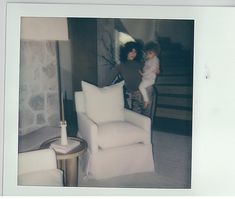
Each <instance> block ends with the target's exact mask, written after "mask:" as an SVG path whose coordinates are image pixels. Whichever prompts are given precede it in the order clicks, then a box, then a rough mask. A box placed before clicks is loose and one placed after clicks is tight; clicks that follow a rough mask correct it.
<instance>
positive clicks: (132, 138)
mask: <svg viewBox="0 0 235 199" xmlns="http://www.w3.org/2000/svg"><path fill="white" fill-rule="evenodd" d="M148 139H149V135H148V132H146V131H145V130H144V129H142V128H140V127H138V126H135V125H133V124H131V123H129V122H118V121H117V122H109V123H104V124H100V125H99V126H98V146H99V147H100V148H102V149H107V148H112V147H119V146H126V145H131V144H136V143H140V142H142V143H146V142H147V143H148V142H149V141H148Z"/></svg>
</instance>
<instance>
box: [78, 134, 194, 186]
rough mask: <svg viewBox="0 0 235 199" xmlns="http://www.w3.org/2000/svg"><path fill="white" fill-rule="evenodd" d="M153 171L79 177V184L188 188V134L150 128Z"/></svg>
mask: <svg viewBox="0 0 235 199" xmlns="http://www.w3.org/2000/svg"><path fill="white" fill-rule="evenodd" d="M152 140H153V153H154V162H155V170H156V171H155V173H152V172H151V173H140V174H132V175H126V176H120V177H115V178H109V179H104V180H94V179H81V180H80V182H79V186H80V187H119V188H190V186H191V151H192V150H191V148H192V147H191V146H192V137H191V136H187V135H179V134H173V133H166V132H159V131H153V134H152Z"/></svg>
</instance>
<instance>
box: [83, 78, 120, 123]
mask: <svg viewBox="0 0 235 199" xmlns="http://www.w3.org/2000/svg"><path fill="white" fill-rule="evenodd" d="M123 85H124V81H122V82H120V83H118V84H115V85H111V86H107V87H103V88H98V87H96V86H94V85H92V84H89V83H87V82H84V81H82V90H83V92H84V100H85V111H86V114H87V115H88V117H90V118H91V119H92V120H93V121H94V122H95V123H98V124H100V123H105V122H110V121H123V120H124V99H123Z"/></svg>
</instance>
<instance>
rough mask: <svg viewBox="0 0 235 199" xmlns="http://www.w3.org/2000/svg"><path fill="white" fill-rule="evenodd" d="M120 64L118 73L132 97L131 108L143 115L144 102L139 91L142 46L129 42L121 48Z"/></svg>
mask: <svg viewBox="0 0 235 199" xmlns="http://www.w3.org/2000/svg"><path fill="white" fill-rule="evenodd" d="M120 62H121V63H120V64H119V65H118V66H117V68H118V72H119V74H120V75H121V77H122V78H123V79H124V80H125V87H126V89H127V92H128V93H129V97H130V102H131V105H130V106H127V104H126V106H127V107H128V108H131V109H132V110H133V111H135V112H138V113H142V110H143V100H142V96H141V93H140V91H139V89H138V87H139V84H140V82H141V75H140V73H139V70H140V69H142V68H143V51H142V45H141V44H139V43H137V42H127V43H126V44H125V45H124V46H123V47H121V48H120Z"/></svg>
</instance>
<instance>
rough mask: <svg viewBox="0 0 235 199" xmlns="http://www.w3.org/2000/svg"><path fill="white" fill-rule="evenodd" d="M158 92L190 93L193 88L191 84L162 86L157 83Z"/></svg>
mask: <svg viewBox="0 0 235 199" xmlns="http://www.w3.org/2000/svg"><path fill="white" fill-rule="evenodd" d="M157 90H158V93H159V94H187V95H192V93H193V88H192V87H191V86H164V85H157Z"/></svg>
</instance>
